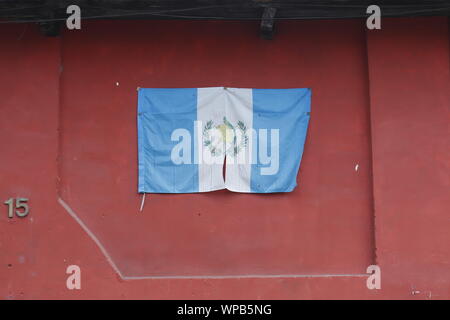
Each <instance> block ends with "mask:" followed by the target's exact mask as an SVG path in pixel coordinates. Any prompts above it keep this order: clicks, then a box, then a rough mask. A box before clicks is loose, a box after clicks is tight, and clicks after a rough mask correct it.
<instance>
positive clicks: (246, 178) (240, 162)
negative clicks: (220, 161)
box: [224, 88, 253, 192]
mask: <svg viewBox="0 0 450 320" xmlns="http://www.w3.org/2000/svg"><path fill="white" fill-rule="evenodd" d="M224 91H225V92H226V95H225V96H226V100H225V103H226V105H225V109H226V118H227V120H228V121H229V122H230V123H231V124H232V125H233V127H234V131H235V135H236V137H237V138H238V139H237V142H236V145H237V147H238V148H239V153H238V155H237V156H232V155H230V154H228V155H227V160H226V175H225V185H226V188H227V189H228V190H230V191H235V192H250V191H251V190H250V180H251V168H252V165H251V163H252V152H251V150H252V126H253V98H252V89H237V88H226V89H225V90H224ZM239 121H241V122H242V123H243V124H244V125H245V127H246V130H245V131H244V130H242V129H240V128H239V126H238V122H239ZM245 136H246V137H247V144H246V145H244V144H243V140H242V139H245Z"/></svg>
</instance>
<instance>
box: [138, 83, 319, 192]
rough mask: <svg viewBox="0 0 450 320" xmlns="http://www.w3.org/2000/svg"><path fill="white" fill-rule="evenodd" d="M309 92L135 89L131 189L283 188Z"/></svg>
mask: <svg viewBox="0 0 450 320" xmlns="http://www.w3.org/2000/svg"><path fill="white" fill-rule="evenodd" d="M310 104H311V90H310V89H238V88H227V87H213V88H192V89H142V88H141V89H139V93H138V157H139V188H138V189H139V190H138V191H139V192H141V193H192V192H206V191H213V190H220V189H228V190H230V191H235V192H255V193H271V192H290V191H292V190H293V189H294V188H295V186H296V185H297V184H296V177H297V173H298V170H299V166H300V161H301V158H302V154H303V147H304V144H305V139H306V133H307V129H308V122H309V116H310Z"/></svg>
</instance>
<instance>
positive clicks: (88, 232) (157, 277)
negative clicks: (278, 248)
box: [58, 198, 370, 280]
mask: <svg viewBox="0 0 450 320" xmlns="http://www.w3.org/2000/svg"><path fill="white" fill-rule="evenodd" d="M58 202H59V204H60V205H61V206H62V207H63V208H64V209H65V210H66V211H67V213H69V215H70V216H71V217H72V218H74V219H75V221H76V222H77V223H78V224H79V225H80V226H81V228H83V230H84V231H85V232H86V233H87V235H88V236H89V237H90V238H91V239H92V240H94V242H95V244H96V245H97V246H98V247H99V248H100V251H101V252H102V253H103V254H104V256H105V257H106V260H107V261H108V263H109V264H110V265H111V267H112V268H113V269H114V271H115V272H116V273H117V274H118V275H119V276H120V278H121V279H123V280H143V279H154V280H157V279H267V278H337V277H340V278H343V277H368V276H370V274H366V273H353V274H352V273H350V274H267V275H261V274H249V275H222V276H138V277H133V276H124V275H123V274H122V272H120V270H119V268H118V267H117V265H116V264H115V263H114V261H113V259H112V258H111V256H110V255H109V253H108V251H106V249H105V247H104V246H103V245H102V243H101V242H100V240H98V238H97V237H96V236H95V235H94V233H92V231H91V230H90V229H89V228H88V227H87V226H86V225H85V224H84V223H83V221H82V220H81V219H80V218H79V217H78V216H77V214H76V213H75V212H74V211H73V210H72V208H70V207H69V205H68V204H67V203H66V202H65V201H64V200H63V199H61V198H58Z"/></svg>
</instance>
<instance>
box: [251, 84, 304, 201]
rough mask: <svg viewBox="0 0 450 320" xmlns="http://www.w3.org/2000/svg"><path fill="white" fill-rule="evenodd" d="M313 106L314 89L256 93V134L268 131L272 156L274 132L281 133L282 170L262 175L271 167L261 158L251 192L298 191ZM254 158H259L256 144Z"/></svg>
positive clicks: (253, 171)
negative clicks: (272, 134)
mask: <svg viewBox="0 0 450 320" xmlns="http://www.w3.org/2000/svg"><path fill="white" fill-rule="evenodd" d="M310 105H311V90H310V89H253V128H254V129H255V130H256V132H259V130H260V129H267V142H268V152H267V153H268V154H269V155H270V154H271V153H270V152H271V148H270V144H271V141H270V129H279V169H278V172H277V173H276V174H273V175H262V174H261V168H263V167H269V166H270V165H264V164H261V162H260V161H259V160H260V159H259V157H258V161H254V162H255V164H252V169H251V185H250V188H251V192H257V193H269V192H289V191H292V190H293V189H294V188H295V187H296V185H297V183H296V178H297V173H298V169H299V166H300V162H301V158H302V154H303V147H304V144H305V139H306V133H307V129H308V122H309V112H310ZM256 141H257V142H259V137H258V139H257V140H256ZM253 154H254V155H258V156H259V146H258V143H253Z"/></svg>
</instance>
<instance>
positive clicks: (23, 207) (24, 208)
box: [4, 198, 30, 219]
mask: <svg viewBox="0 0 450 320" xmlns="http://www.w3.org/2000/svg"><path fill="white" fill-rule="evenodd" d="M27 202H28V199H27V198H10V199H8V200H6V201H5V202H4V203H5V204H6V205H7V206H8V218H10V219H11V218H13V217H14V211H15V213H16V215H17V216H18V217H20V218H23V217H26V216H27V215H28V214H29V213H30V208H29V207H28V204H27ZM14 203H15V204H14ZM14 209H16V210H14Z"/></svg>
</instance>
